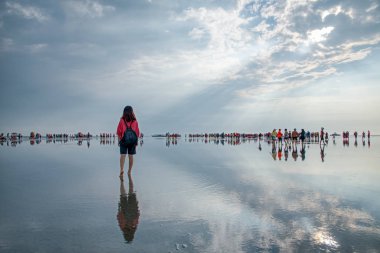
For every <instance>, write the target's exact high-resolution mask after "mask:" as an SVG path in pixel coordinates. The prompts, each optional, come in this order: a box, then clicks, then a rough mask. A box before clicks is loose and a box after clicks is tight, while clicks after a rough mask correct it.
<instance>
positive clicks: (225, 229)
mask: <svg viewBox="0 0 380 253" xmlns="http://www.w3.org/2000/svg"><path fill="white" fill-rule="evenodd" d="M79 144H81V145H78V143H77V142H76V141H75V142H73V141H69V142H66V143H63V142H56V143H46V141H45V140H42V142H41V143H39V144H37V143H34V145H31V143H30V142H29V141H23V142H22V143H21V144H19V143H13V144H12V143H8V145H7V143H6V142H5V143H3V145H2V146H0V203H1V205H0V251H1V252H125V251H126V252H292V251H298V252H313V251H314V252H320V251H329V252H377V251H379V249H380V212H379V210H380V200H379V197H378V196H380V184H379V182H380V169H379V164H380V152H379V151H380V148H379V147H380V138H378V137H372V138H371V142H368V141H367V140H365V141H364V142H362V140H361V139H358V142H357V143H356V145H355V142H354V141H353V140H351V142H350V143H349V144H348V145H347V143H344V145H343V142H342V139H341V138H337V139H336V141H335V142H333V141H332V140H330V143H329V144H328V145H327V146H325V147H324V148H323V149H321V148H320V145H319V144H316V143H307V144H306V145H305V146H304V147H303V148H302V147H301V145H300V144H297V145H296V146H293V147H290V148H289V147H285V146H282V147H279V146H278V145H272V144H271V143H267V142H263V141H261V142H255V141H253V140H252V141H247V142H239V143H236V142H235V143H234V142H228V141H226V142H221V141H214V140H212V141H211V142H210V141H207V143H206V142H205V141H204V139H201V138H199V139H192V140H191V141H189V140H186V141H185V139H184V138H182V139H178V140H174V139H173V140H169V141H167V140H166V139H165V138H162V139H160V138H157V139H155V138H145V139H144V143H143V144H142V145H140V146H139V147H138V148H137V155H136V156H135V164H134V167H133V171H132V176H131V177H130V178H128V177H125V180H124V182H122V181H120V180H119V177H118V175H119V151H118V146H117V145H116V144H114V143H113V141H112V139H111V140H110V141H102V142H100V141H99V140H97V139H93V140H91V141H90V142H87V141H83V142H81V143H79Z"/></svg>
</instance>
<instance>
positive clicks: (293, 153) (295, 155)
mask: <svg viewBox="0 0 380 253" xmlns="http://www.w3.org/2000/svg"><path fill="white" fill-rule="evenodd" d="M292 157H293V159H294V161H297V157H298V151H297V146H295V147H294V148H293V151H292Z"/></svg>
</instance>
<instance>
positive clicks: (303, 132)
mask: <svg viewBox="0 0 380 253" xmlns="http://www.w3.org/2000/svg"><path fill="white" fill-rule="evenodd" d="M305 139H306V132H305V130H304V129H303V128H302V129H301V134H300V140H301V145H302V146H303V144H304V142H305Z"/></svg>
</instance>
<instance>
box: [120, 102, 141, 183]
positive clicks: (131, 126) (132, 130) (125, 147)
mask: <svg viewBox="0 0 380 253" xmlns="http://www.w3.org/2000/svg"><path fill="white" fill-rule="evenodd" d="M116 133H117V137H118V138H119V146H120V179H123V175H124V163H125V157H126V155H127V154H128V159H129V167H128V175H130V174H131V171H132V166H133V155H135V154H136V146H137V141H138V137H139V136H140V129H139V124H138V122H137V120H136V116H135V114H134V112H133V109H132V106H129V105H128V106H126V107H125V108H124V110H123V116H122V117H121V118H120V121H119V125H118V126H117V130H116Z"/></svg>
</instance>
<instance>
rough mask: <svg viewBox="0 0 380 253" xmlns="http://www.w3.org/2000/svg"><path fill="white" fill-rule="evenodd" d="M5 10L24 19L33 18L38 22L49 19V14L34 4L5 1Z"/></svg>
mask: <svg viewBox="0 0 380 253" xmlns="http://www.w3.org/2000/svg"><path fill="white" fill-rule="evenodd" d="M5 6H6V7H7V12H8V13H10V14H16V15H18V16H21V17H23V18H26V19H35V20H37V21H39V22H44V21H46V20H48V19H49V16H48V15H46V14H44V13H43V12H42V11H41V10H40V9H39V8H37V7H34V6H23V5H21V4H19V3H16V2H6V3H5Z"/></svg>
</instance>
